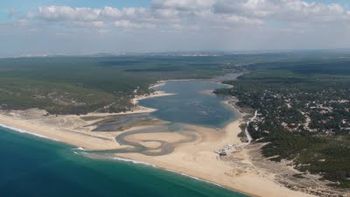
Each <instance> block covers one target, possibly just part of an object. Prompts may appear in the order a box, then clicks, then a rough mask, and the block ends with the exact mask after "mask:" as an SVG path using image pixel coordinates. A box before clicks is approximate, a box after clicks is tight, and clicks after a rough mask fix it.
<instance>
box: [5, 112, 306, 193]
mask: <svg viewBox="0 0 350 197" xmlns="http://www.w3.org/2000/svg"><path fill="white" fill-rule="evenodd" d="M34 112H35V115H33V114H34ZM44 113H45V112H41V111H39V110H32V111H30V112H25V113H24V112H23V111H12V112H7V113H4V112H3V113H1V114H0V123H1V124H2V125H5V126H8V127H11V128H17V129H20V130H21V131H22V132H23V131H26V132H28V133H29V134H36V135H39V136H41V137H45V138H48V139H52V140H55V141H60V142H63V143H66V144H70V145H73V146H76V147H81V148H84V149H86V150H109V149H118V148H122V147H123V146H121V145H119V144H118V143H117V142H116V141H115V137H116V136H118V135H119V134H120V133H121V132H119V131H115V132H92V131H91V130H92V128H89V127H86V125H90V124H91V123H93V122H95V121H96V120H93V121H86V120H83V119H82V117H79V116H74V115H69V116H57V117H55V116H48V117H47V116H44V115H43V114H44ZM133 113H137V112H133ZM138 113H142V112H138ZM29 114H32V115H29ZM40 114H42V115H40ZM99 115H100V116H101V118H102V117H104V116H102V114H99ZM87 116H88V115H86V116H84V117H87ZM91 116H92V115H91ZM93 116H96V114H93ZM28 117H31V118H28ZM242 121H243V119H242V117H240V118H239V119H238V120H235V121H233V122H231V123H230V124H228V125H227V126H226V127H225V128H224V129H223V130H222V132H217V131H216V132H215V131H212V130H213V129H212V128H206V127H200V126H194V125H186V128H187V130H188V131H196V132H197V135H196V136H197V137H196V139H195V140H194V141H192V142H187V143H176V142H177V141H179V140H182V139H183V138H184V137H183V136H181V135H179V134H176V133H173V132H172V133H170V132H169V133H166V132H165V133H161V134H159V133H144V134H135V135H131V136H129V137H128V139H129V140H131V141H133V142H137V141H139V142H140V143H143V144H144V145H145V146H147V147H149V148H151V149H155V148H157V147H159V146H160V143H159V141H167V142H169V143H175V144H176V147H175V149H174V151H173V152H172V153H170V154H166V155H161V156H148V155H144V154H140V153H123V154H117V153H116V154H115V157H121V158H125V159H131V160H135V161H140V162H146V163H149V164H152V165H154V166H157V167H159V168H163V169H166V170H169V171H173V172H177V173H180V174H186V175H188V176H192V177H197V178H200V179H203V180H206V181H209V182H212V183H215V184H218V185H221V186H223V187H226V188H230V189H233V190H234V191H240V192H242V193H246V194H249V195H253V196H280V195H281V194H283V195H284V196H308V195H307V194H304V193H301V192H296V191H292V190H290V189H287V188H285V187H283V186H282V185H280V184H278V183H276V182H275V181H274V175H273V174H268V173H266V172H264V171H263V170H261V169H258V168H256V167H254V165H253V164H252V163H251V162H250V158H249V154H248V151H247V150H244V149H243V150H241V151H239V152H237V153H235V154H233V158H232V159H230V160H228V161H226V160H222V159H220V158H219V156H218V155H217V154H216V153H215V152H214V151H215V150H218V149H220V148H222V147H224V146H225V145H228V144H240V143H241V141H240V139H239V138H238V137H237V134H238V133H240V131H241V130H240V128H239V125H240V124H241V123H242ZM144 127H147V126H144ZM144 127H142V128H144ZM134 129H135V128H132V129H130V130H127V131H124V132H128V131H132V130H134Z"/></svg>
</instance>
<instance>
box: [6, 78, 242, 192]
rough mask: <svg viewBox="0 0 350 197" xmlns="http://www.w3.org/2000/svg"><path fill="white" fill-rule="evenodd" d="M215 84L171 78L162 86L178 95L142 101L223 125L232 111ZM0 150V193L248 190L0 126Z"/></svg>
mask: <svg viewBox="0 0 350 197" xmlns="http://www.w3.org/2000/svg"><path fill="white" fill-rule="evenodd" d="M189 85H190V86H189ZM217 85H218V84H216V85H215V84H214V83H205V82H199V83H194V84H193V83H192V85H191V84H189V83H188V82H170V83H167V85H165V86H164V87H162V89H163V90H164V88H165V90H166V91H167V92H173V93H177V94H178V95H176V96H169V97H167V98H166V99H164V98H165V97H159V98H153V99H154V100H153V99H151V100H145V101H142V103H141V104H144V105H147V106H151V107H156V108H159V109H160V110H159V111H158V112H156V113H155V114H154V115H155V116H157V117H160V118H162V119H165V120H169V121H175V122H184V123H195V124H205V125H208V126H217V125H222V124H224V123H225V122H226V121H228V120H230V119H232V118H233V116H234V113H233V112H232V111H230V110H229V109H227V108H225V107H224V106H223V105H222V103H221V102H220V101H219V100H218V99H217V98H216V97H215V96H210V95H208V94H207V93H206V92H205V90H208V89H213V88H216V86H217ZM186 87H187V88H186ZM189 87H191V88H189ZM161 98H162V99H163V100H162V99H161ZM159 99H160V100H159ZM175 106H177V107H175ZM177 113H178V116H177V115H175V114H177ZM0 154H1V160H0V196H6V197H11V196H16V197H21V196H26V197H31V196H45V197H46V196H50V197H55V196H57V197H61V196H84V197H89V196H108V197H109V196H118V197H119V196H132V197H133V196H152V197H153V196H208V197H209V196H218V197H219V196H230V197H238V196H239V197H240V196H244V195H242V194H239V193H235V192H232V191H229V190H227V189H224V188H221V187H218V186H215V185H213V184H209V183H206V182H203V181H198V180H195V179H192V178H189V177H185V176H181V175H177V174H175V173H171V172H167V171H163V170H158V169H155V168H153V167H150V166H145V165H136V164H133V163H128V162H121V161H111V160H97V159H90V158H86V157H83V156H81V155H78V154H75V153H74V148H73V147H70V146H67V145H63V144H60V143H56V142H51V141H48V140H45V139H41V138H37V137H33V136H29V135H27V134H20V133H16V132H14V131H11V130H9V129H5V128H1V127H0Z"/></svg>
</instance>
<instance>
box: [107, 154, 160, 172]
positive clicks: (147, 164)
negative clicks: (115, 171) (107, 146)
mask: <svg viewBox="0 0 350 197" xmlns="http://www.w3.org/2000/svg"><path fill="white" fill-rule="evenodd" d="M112 159H113V160H117V161H123V162H128V163H133V164H140V165H145V166H151V167H153V168H157V169H159V168H158V167H157V166H156V165H153V164H150V163H147V162H142V161H136V160H132V159H125V158H121V157H112Z"/></svg>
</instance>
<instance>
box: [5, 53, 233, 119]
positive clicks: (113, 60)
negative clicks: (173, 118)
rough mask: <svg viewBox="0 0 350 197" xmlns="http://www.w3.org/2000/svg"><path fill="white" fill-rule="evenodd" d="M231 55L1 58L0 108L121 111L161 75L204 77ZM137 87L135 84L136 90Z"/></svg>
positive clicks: (76, 111)
mask: <svg viewBox="0 0 350 197" xmlns="http://www.w3.org/2000/svg"><path fill="white" fill-rule="evenodd" d="M229 59H231V58H230V57H226V56H222V57H209V56H208V57H178V56H105V57H36V58H8V59H0V107H1V109H27V108H33V107H36V108H41V109H45V110H47V111H48V112H49V113H52V114H84V113H88V112H94V111H98V112H120V111H125V110H129V109H130V108H131V107H132V104H131V103H130V99H131V98H133V97H134V96H135V94H145V93H149V89H148V87H149V85H150V84H152V83H154V82H156V81H157V80H161V79H178V78H207V77H212V76H213V75H219V74H221V73H222V69H219V68H220V67H221V66H223V65H227V64H229V63H230V62H229ZM135 89H138V91H137V92H135Z"/></svg>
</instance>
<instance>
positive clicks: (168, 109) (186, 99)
mask: <svg viewBox="0 0 350 197" xmlns="http://www.w3.org/2000/svg"><path fill="white" fill-rule="evenodd" d="M224 87H226V86H225V85H223V84H219V83H216V82H214V81H211V80H183V81H167V82H166V83H165V85H163V86H160V87H159V88H157V90H161V91H164V92H166V93H174V94H175V95H171V96H164V97H155V98H149V99H144V100H141V101H140V104H141V105H142V106H146V107H151V108H155V109H157V111H156V112H154V113H152V114H153V115H154V116H155V117H157V118H159V119H162V120H166V121H170V122H178V123H189V124H198V125H204V126H209V127H222V126H224V125H225V123H227V122H228V121H231V120H232V119H234V118H235V113H234V112H233V111H232V109H230V108H229V107H228V106H226V105H225V104H224V103H223V102H222V99H220V98H219V97H217V96H216V95H214V94H212V91H213V90H214V89H218V88H224Z"/></svg>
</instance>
